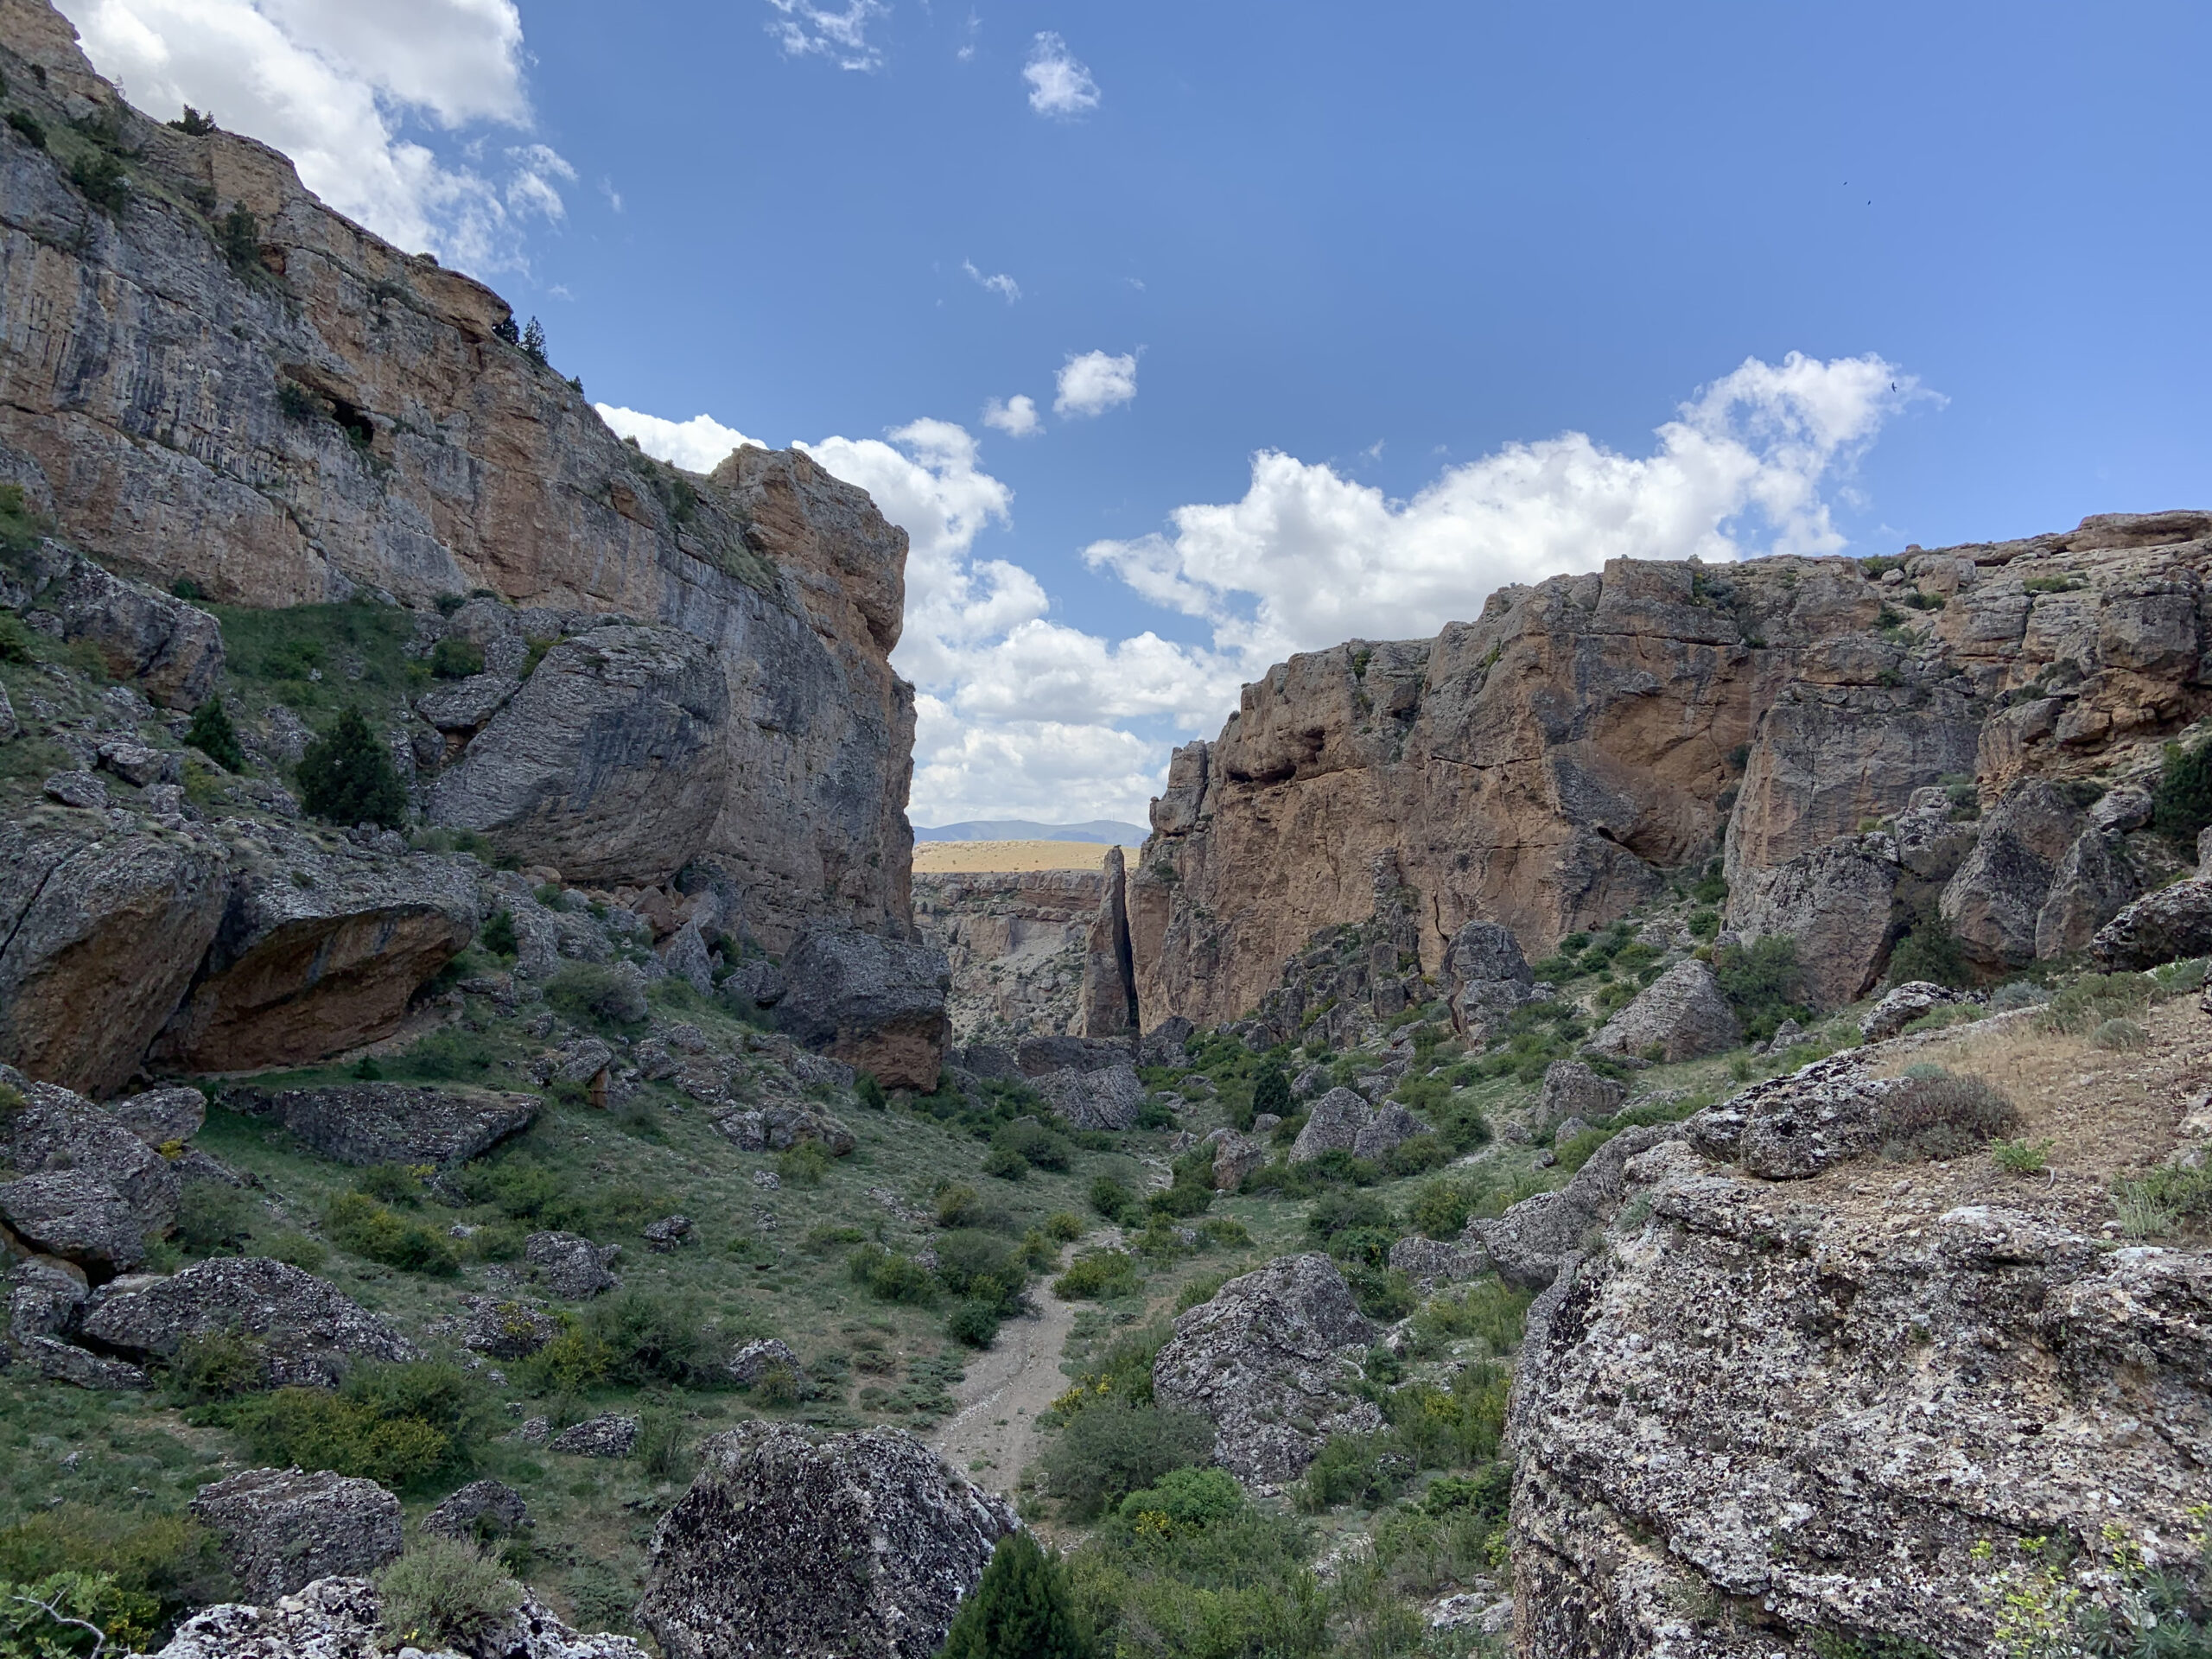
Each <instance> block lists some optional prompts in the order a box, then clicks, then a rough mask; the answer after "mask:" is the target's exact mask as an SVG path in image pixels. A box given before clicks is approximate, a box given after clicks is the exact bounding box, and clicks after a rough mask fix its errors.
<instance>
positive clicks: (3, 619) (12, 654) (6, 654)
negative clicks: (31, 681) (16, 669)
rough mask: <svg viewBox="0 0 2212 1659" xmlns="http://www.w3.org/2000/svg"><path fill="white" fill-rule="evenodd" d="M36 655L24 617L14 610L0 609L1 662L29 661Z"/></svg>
mask: <svg viewBox="0 0 2212 1659" xmlns="http://www.w3.org/2000/svg"><path fill="white" fill-rule="evenodd" d="M36 655H37V653H36V651H35V648H34V647H33V645H32V644H31V631H30V630H29V628H27V627H25V626H23V619H22V618H21V617H20V616H17V615H16V613H14V612H13V611H0V663H28V662H31V661H34V660H35V658H36Z"/></svg>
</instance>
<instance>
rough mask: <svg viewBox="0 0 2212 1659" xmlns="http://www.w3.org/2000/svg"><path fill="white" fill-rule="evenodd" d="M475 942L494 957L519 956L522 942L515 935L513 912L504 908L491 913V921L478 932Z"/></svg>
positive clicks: (510, 957)
mask: <svg viewBox="0 0 2212 1659" xmlns="http://www.w3.org/2000/svg"><path fill="white" fill-rule="evenodd" d="M476 942H477V943H478V944H480V945H482V946H483V947H484V948H485V949H486V950H489V951H490V952H491V953H492V954H493V956H495V957H507V958H509V959H512V958H513V957H516V956H518V955H519V954H520V953H521V950H522V940H521V939H520V938H518V936H517V935H516V933H515V913H514V912H512V910H509V909H507V908H505V906H501V907H500V908H499V910H497V911H495V912H493V916H492V919H491V920H490V921H488V922H486V923H485V924H484V925H483V927H482V928H480V930H479V931H478V932H477V935H476Z"/></svg>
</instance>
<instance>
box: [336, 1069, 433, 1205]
mask: <svg viewBox="0 0 2212 1659" xmlns="http://www.w3.org/2000/svg"><path fill="white" fill-rule="evenodd" d="M353 1075H354V1076H356V1077H359V1075H360V1071H359V1068H356V1069H355V1071H354V1074H353ZM429 1173H430V1166H429V1165H428V1164H371V1165H370V1166H368V1167H367V1168H365V1169H364V1170H362V1171H361V1172H360V1173H359V1174H358V1175H356V1176H354V1177H353V1190H354V1191H355V1192H361V1193H365V1194H366V1195H367V1196H369V1197H370V1198H377V1199H380V1200H381V1201H382V1202H384V1203H385V1204H410V1205H411V1204H414V1203H416V1201H417V1200H419V1199H420V1198H422V1196H423V1180H424V1179H426V1178H427V1177H428V1176H429Z"/></svg>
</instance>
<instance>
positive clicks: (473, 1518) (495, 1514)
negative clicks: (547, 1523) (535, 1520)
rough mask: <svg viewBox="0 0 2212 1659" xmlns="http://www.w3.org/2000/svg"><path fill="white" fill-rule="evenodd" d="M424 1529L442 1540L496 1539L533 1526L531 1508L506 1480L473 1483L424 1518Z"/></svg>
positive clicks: (476, 1481) (475, 1481) (474, 1481)
mask: <svg viewBox="0 0 2212 1659" xmlns="http://www.w3.org/2000/svg"><path fill="white" fill-rule="evenodd" d="M422 1524H423V1531H425V1532H429V1533H435V1534H436V1535H438V1536H439V1537H442V1538H476V1539H485V1538H494V1537H499V1536H501V1535H505V1534H506V1533H511V1532H519V1531H521V1530H522V1529H524V1528H525V1527H528V1526H529V1525H531V1519H530V1506H529V1505H528V1504H527V1503H524V1502H523V1501H522V1494H521V1493H520V1492H518V1491H515V1489H514V1488H513V1487H512V1486H510V1485H508V1484H506V1483H505V1481H499V1480H472V1481H470V1482H469V1483H468V1484H467V1485H466V1486H464V1487H462V1488H461V1490H460V1491H457V1492H454V1493H453V1494H452V1495H451V1496H450V1497H447V1498H446V1499H445V1500H444V1501H443V1502H442V1503H440V1504H439V1505H438V1506H437V1508H435V1509H434V1510H431V1511H430V1512H429V1514H428V1515H426V1516H423V1523H422Z"/></svg>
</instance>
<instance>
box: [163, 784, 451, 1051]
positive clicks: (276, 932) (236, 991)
mask: <svg viewBox="0 0 2212 1659" xmlns="http://www.w3.org/2000/svg"><path fill="white" fill-rule="evenodd" d="M229 840H230V842H231V855H232V856H231V864H232V886H231V892H230V895H229V899H228V902H227V904H226V906H225V908H224V911H223V916H222V923H221V925H220V928H219V931H218V932H217V934H216V936H215V939H214V942H213V946H212V947H211V948H210V950H208V953H207V960H206V961H205V962H204V963H202V964H201V966H200V974H199V977H198V978H197V979H196V980H195V982H194V984H193V987H192V989H191V991H190V993H189V994H188V996H187V997H186V999H185V1001H184V1003H183V1005H182V1006H181V1007H179V1008H178V1009H177V1010H176V1012H175V1014H174V1015H172V1016H171V1018H170V1020H169V1021H168V1026H167V1027H165V1028H164V1029H163V1031H162V1034H161V1038H160V1040H159V1041H158V1042H157V1043H156V1046H155V1050H154V1053H155V1056H156V1058H158V1059H161V1060H163V1061H166V1062H168V1063H171V1064H174V1065H179V1066H181V1067H183V1068H185V1069H187V1070H188V1071H245V1070H248V1069H251V1068H253V1067H257V1066H277V1065H302V1064H304V1063H306V1062H308V1061H312V1060H316V1059H320V1058H322V1057H323V1056H324V1055H326V1054H330V1053H334V1052H338V1051H340V1050H342V1049H346V1048H350V1047H353V1046H355V1045H356V1044H359V1043H363V1042H368V1041H372V1040H374V1039H376V1038H378V1037H381V1036H384V1035H385V1034H387V1033H390V1032H391V1030H393V1029H394V1028H395V1027H397V1024H398V1022H399V1017H400V1015H401V1014H404V1012H405V1011H406V1007H407V1003H408V1000H409V999H410V997H412V996H413V995H414V994H415V992H416V989H417V988H419V987H420V986H421V985H422V984H423V982H424V981H425V980H427V979H429V977H430V976H431V975H433V974H435V972H437V970H438V969H440V968H442V967H443V966H444V965H445V964H446V963H448V962H450V961H451V960H452V959H453V958H454V957H455V956H457V955H458V954H460V951H461V947H462V946H464V945H466V944H467V943H468V941H469V939H470V938H471V937H473V936H474V933H475V931H476V918H477V901H476V888H475V883H474V881H473V880H471V879H470V877H469V876H468V875H467V874H466V873H465V872H464V871H463V870H462V869H461V867H460V866H459V865H457V864H455V863H454V861H451V860H448V859H444V858H439V857H435V856H431V855H426V854H408V853H398V854H393V853H386V852H379V851H376V850H373V849H370V848H368V847H365V846H360V845H357V844H353V843H352V842H339V843H337V844H336V846H335V847H332V846H329V845H326V844H325V842H323V841H322V840H321V839H319V838H318V837H316V836H314V835H312V834H310V833H309V832H308V831H305V830H299V829H279V828H277V827H275V826H271V825H267V824H251V823H245V822H244V821H238V823H235V824H234V825H233V826H232V834H231V836H230V837H229Z"/></svg>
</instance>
